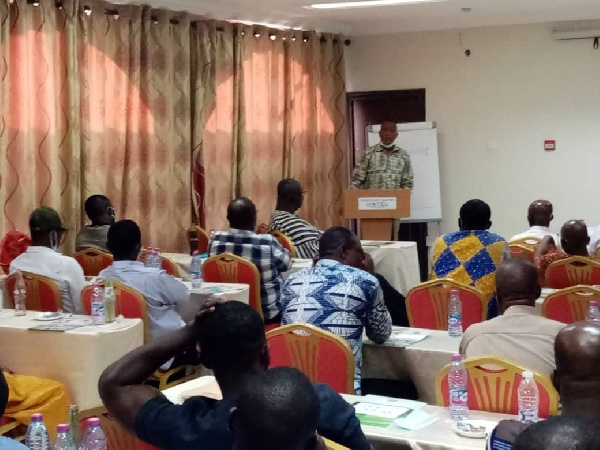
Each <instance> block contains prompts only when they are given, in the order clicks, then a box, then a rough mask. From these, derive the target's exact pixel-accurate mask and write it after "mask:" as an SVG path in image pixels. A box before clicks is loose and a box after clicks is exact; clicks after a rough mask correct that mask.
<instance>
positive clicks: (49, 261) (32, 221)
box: [10, 206, 85, 314]
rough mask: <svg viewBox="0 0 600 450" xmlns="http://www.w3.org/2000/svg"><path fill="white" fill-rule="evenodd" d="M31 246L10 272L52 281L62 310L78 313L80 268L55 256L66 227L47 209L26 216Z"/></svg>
mask: <svg viewBox="0 0 600 450" xmlns="http://www.w3.org/2000/svg"><path fill="white" fill-rule="evenodd" d="M29 229H30V231H31V245H30V246H29V247H28V248H27V250H26V251H25V252H24V253H22V254H21V255H19V256H17V257H16V258H15V259H13V261H12V262H11V263H10V272H11V273H13V272H15V271H17V270H20V271H22V272H31V273H35V274H37V275H42V276H45V277H48V278H52V279H53V280H54V281H56V284H57V285H58V287H59V289H60V293H61V297H62V310H63V311H65V312H68V313H75V314H81V313H83V308H82V306H81V297H80V295H81V290H82V289H83V287H84V286H85V278H84V276H83V269H82V268H81V266H80V265H79V263H78V262H77V261H75V259H74V258H71V257H70V256H64V255H61V254H60V253H58V247H59V246H60V244H61V243H62V240H63V236H64V234H65V232H66V228H65V227H64V226H63V223H62V221H61V219H60V216H59V215H58V213H57V212H56V211H55V210H54V209H52V208H49V207H47V206H42V207H41V208H37V209H36V210H34V211H33V212H32V213H31V216H30V217H29Z"/></svg>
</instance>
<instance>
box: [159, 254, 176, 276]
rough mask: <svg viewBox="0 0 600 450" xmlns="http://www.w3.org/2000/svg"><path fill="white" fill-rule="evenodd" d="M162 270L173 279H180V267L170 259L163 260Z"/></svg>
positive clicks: (163, 258)
mask: <svg viewBox="0 0 600 450" xmlns="http://www.w3.org/2000/svg"><path fill="white" fill-rule="evenodd" d="M160 266H161V268H162V270H164V271H165V272H167V273H168V274H169V275H171V276H172V277H179V266H178V265H177V263H176V262H174V261H171V260H170V259H169V258H165V257H164V256H163V257H162V259H161V264H160Z"/></svg>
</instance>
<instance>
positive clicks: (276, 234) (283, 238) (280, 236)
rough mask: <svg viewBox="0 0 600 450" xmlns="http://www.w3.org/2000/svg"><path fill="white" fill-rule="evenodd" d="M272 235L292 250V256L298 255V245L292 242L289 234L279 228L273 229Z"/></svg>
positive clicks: (289, 250)
mask: <svg viewBox="0 0 600 450" xmlns="http://www.w3.org/2000/svg"><path fill="white" fill-rule="evenodd" d="M271 236H273V237H274V238H275V239H277V242H279V243H280V244H281V246H282V247H283V248H285V249H286V250H287V251H288V252H290V256H291V257H292V258H297V257H298V252H296V247H295V246H294V243H293V242H292V240H291V239H290V237H289V236H288V235H287V234H285V233H283V232H281V231H279V230H273V231H271Z"/></svg>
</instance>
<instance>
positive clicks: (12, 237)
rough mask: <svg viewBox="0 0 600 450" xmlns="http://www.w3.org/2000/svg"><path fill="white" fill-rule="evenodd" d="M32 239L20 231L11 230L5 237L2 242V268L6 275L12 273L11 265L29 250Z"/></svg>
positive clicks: (0, 248) (0, 249)
mask: <svg viewBox="0 0 600 450" xmlns="http://www.w3.org/2000/svg"><path fill="white" fill-rule="evenodd" d="M30 245H31V238H30V237H29V236H28V235H26V234H24V233H21V232H20V231H16V230H11V231H9V232H8V233H6V234H5V235H4V237H3V238H2V241H1V242H0V266H1V267H2V270H3V271H4V273H5V274H7V275H8V274H9V273H10V263H11V262H12V261H13V259H15V258H16V257H17V256H19V255H20V254H21V253H24V252H25V251H26V250H27V247H29V246H30Z"/></svg>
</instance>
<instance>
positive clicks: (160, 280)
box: [98, 261, 190, 340]
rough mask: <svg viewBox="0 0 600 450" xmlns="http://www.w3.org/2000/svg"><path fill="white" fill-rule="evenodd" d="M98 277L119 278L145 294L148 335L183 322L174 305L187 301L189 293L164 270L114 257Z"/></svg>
mask: <svg viewBox="0 0 600 450" xmlns="http://www.w3.org/2000/svg"><path fill="white" fill-rule="evenodd" d="M98 278H104V279H110V280H114V281H119V282H121V283H123V284H124V285H126V286H129V287H130V288H133V289H135V290H136V291H138V292H140V293H141V294H143V295H144V297H145V298H146V304H147V305H148V319H149V332H150V339H152V340H154V339H157V338H159V337H161V336H164V335H165V334H168V333H170V332H171V331H174V330H178V329H179V328H181V327H183V326H184V325H185V323H184V322H183V320H182V319H181V316H180V315H179V313H178V312H177V305H179V304H182V303H187V302H189V300H190V293H189V291H188V289H187V288H186V287H185V285H184V284H183V283H181V282H180V281H177V280H176V279H175V278H173V277H172V276H171V275H169V274H168V273H167V272H165V271H164V270H162V269H157V268H155V267H146V266H144V264H143V263H141V262H139V261H115V262H113V263H112V265H111V266H109V267H107V268H106V269H104V270H103V271H102V272H100V274H99V275H98Z"/></svg>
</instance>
